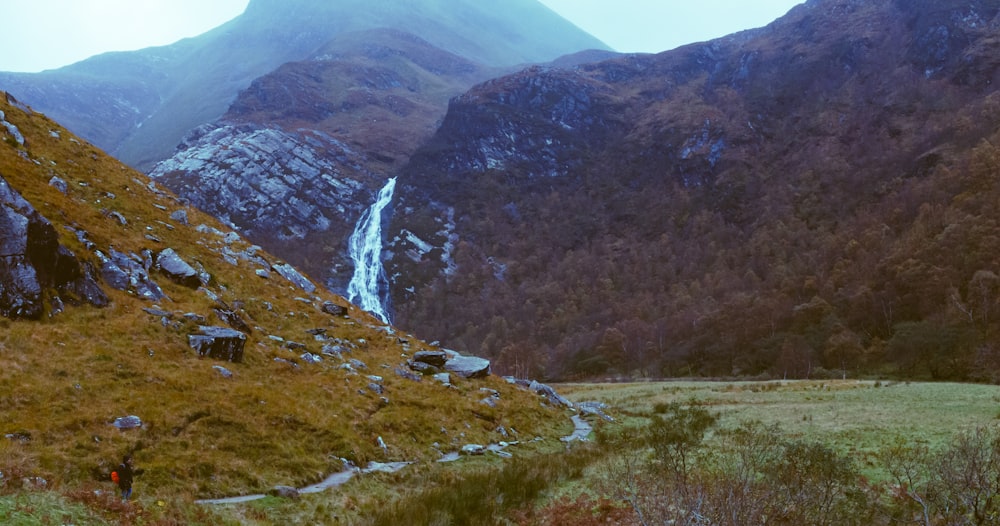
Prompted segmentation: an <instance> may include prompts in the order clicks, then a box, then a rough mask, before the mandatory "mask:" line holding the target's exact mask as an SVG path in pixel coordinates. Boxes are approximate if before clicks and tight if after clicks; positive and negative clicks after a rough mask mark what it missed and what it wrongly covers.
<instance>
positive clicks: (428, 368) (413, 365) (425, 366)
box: [406, 360, 441, 374]
mask: <svg viewBox="0 0 1000 526" xmlns="http://www.w3.org/2000/svg"><path fill="white" fill-rule="evenodd" d="M406 365H407V366H409V368H410V369H413V370H414V371H417V372H418V373H420V374H436V373H438V372H440V371H441V370H440V369H438V368H437V367H434V366H433V365H431V364H429V363H424V362H415V361H413V360H409V361H407V362H406Z"/></svg>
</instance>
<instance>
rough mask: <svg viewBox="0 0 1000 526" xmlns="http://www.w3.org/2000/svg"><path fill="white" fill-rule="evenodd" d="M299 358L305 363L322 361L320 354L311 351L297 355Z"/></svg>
mask: <svg viewBox="0 0 1000 526" xmlns="http://www.w3.org/2000/svg"><path fill="white" fill-rule="evenodd" d="M299 358H300V359H302V361H303V362H305V363H312V364H317V363H323V357H322V356H319V355H316V354H313V353H311V352H307V353H303V354H302V356H299Z"/></svg>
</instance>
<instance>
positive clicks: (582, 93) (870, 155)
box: [387, 0, 1000, 379]
mask: <svg viewBox="0 0 1000 526" xmlns="http://www.w3.org/2000/svg"><path fill="white" fill-rule="evenodd" d="M998 11H1000V2H997V1H996V0H989V1H986V0H981V1H976V2H958V1H949V2H903V1H893V0H880V1H876V2H871V1H857V0H814V1H811V2H807V3H806V4H804V5H801V6H798V7H796V8H794V9H793V10H792V11H790V12H789V13H788V15H786V16H785V17H783V18H781V19H779V20H777V21H775V22H774V23H772V24H771V25H769V26H767V27H766V28H763V29H760V30H753V31H747V32H743V33H739V34H735V35H732V36H729V37H725V38H722V39H718V40H715V41H712V42H707V43H703V44H695V45H691V46H686V47H682V48H679V49H677V50H673V51H670V52H665V53H661V54H658V55H629V56H623V57H620V58H615V59H611V60H607V61H604V62H599V63H596V64H590V65H587V64H584V65H580V66H579V67H577V68H575V69H572V70H565V69H552V68H543V67H536V68H531V69H528V70H525V71H522V72H518V73H515V74H513V75H509V76H506V77H502V78H499V79H495V80H491V81H488V82H486V83H483V84H480V85H478V86H476V87H475V88H473V89H472V90H470V91H469V92H468V93H466V94H464V95H462V96H461V97H458V98H456V99H454V100H453V101H452V103H451V105H450V108H449V111H448V114H447V116H446V117H445V120H444V122H443V124H442V126H441V128H440V129H439V130H438V132H437V134H436V135H435V136H434V138H433V139H432V140H431V141H429V142H428V143H427V144H426V145H425V146H423V147H422V148H421V149H420V150H418V152H416V153H415V154H414V155H413V157H412V158H411V161H410V163H409V164H408V165H407V166H406V167H405V168H404V169H403V170H402V172H401V174H400V176H399V186H398V187H397V196H398V202H397V203H396V205H395V215H394V216H393V219H392V225H391V228H390V230H389V240H390V246H389V248H388V257H389V261H388V262H387V271H388V273H389V274H390V275H392V276H394V283H393V287H392V291H393V305H394V306H395V307H396V308H397V311H398V312H397V318H396V320H397V321H398V322H399V323H400V324H402V325H404V326H408V327H420V328H421V330H422V331H428V332H427V333H426V334H427V337H430V338H438V337H442V338H443V337H445V336H446V335H447V336H448V337H450V338H454V337H455V336H456V335H461V336H459V340H458V341H455V340H450V341H451V342H452V343H453V345H456V346H459V347H460V348H462V349H465V350H474V351H476V352H477V353H481V354H483V355H488V356H492V357H494V358H496V359H497V361H498V366H499V367H500V368H501V369H502V370H507V371H517V372H519V373H520V372H527V371H531V373H532V374H539V375H547V376H550V377H558V378H572V377H580V376H588V377H592V376H603V375H688V374H703V375H772V376H809V375H816V374H836V375H843V374H878V373H887V374H900V375H905V376H922V377H933V378H985V379H990V378H993V377H995V376H997V375H998V372H1000V361H998V360H997V359H996V353H995V352H994V351H993V349H997V348H1000V341H998V340H997V339H996V335H997V334H1000V332H998V330H1000V328H998V327H997V326H996V323H997V320H994V318H995V317H994V316H992V315H990V314H987V313H992V312H994V311H996V309H997V308H998V303H997V302H998V300H1000V296H998V295H997V294H996V293H995V290H996V289H995V288H994V284H995V283H997V281H996V280H995V276H996V275H997V273H998V272H1000V268H998V267H997V261H996V257H995V254H996V253H997V250H998V249H1000V246H997V244H996V243H995V242H994V240H995V239H1000V237H997V236H998V234H1000V231H998V230H997V229H996V227H995V223H996V222H995V221H994V220H993V219H992V215H993V214H992V212H991V211H990V210H991V209H992V205H990V203H991V202H993V201H992V200H993V199H994V198H996V197H997V194H996V192H997V190H995V185H993V183H992V182H990V181H991V180H992V179H993V178H995V177H996V176H997V172H996V166H1000V164H997V162H996V159H997V155H998V154H997V150H996V148H995V147H994V146H993V145H995V144H996V143H997V139H998V137H997V136H996V133H997V125H996V123H997V122H998V119H1000V102H998V101H1000V96H998V95H997V93H996V86H998V85H1000V84H998V82H1000V68H998V65H1000V61H998V59H997V57H998V56H1000V55H998V51H1000V49H998V42H1000V19H998V17H997V13H998ZM984 287H985V288H984ZM973 305H975V306H973ZM963 313H964V314H963ZM928 335H936V336H934V337H933V338H930V337H929V336H928ZM930 341H933V342H934V343H928V342H930ZM831 371H836V372H831Z"/></svg>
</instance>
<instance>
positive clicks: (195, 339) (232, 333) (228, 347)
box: [188, 326, 247, 363]
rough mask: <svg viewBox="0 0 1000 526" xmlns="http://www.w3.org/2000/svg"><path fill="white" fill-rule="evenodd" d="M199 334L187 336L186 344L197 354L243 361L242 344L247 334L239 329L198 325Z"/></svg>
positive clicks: (244, 342)
mask: <svg viewBox="0 0 1000 526" xmlns="http://www.w3.org/2000/svg"><path fill="white" fill-rule="evenodd" d="M198 330H199V331H200V334H191V335H189V336H188V345H190V346H191V348H193V349H194V350H195V351H197V352H198V355H199V356H208V357H210V358H215V359H217V360H227V361H230V362H235V363H239V362H241V361H243V346H244V345H245V344H246V341H247V336H246V334H243V333H242V332H240V331H236V330H233V329H229V328H226V327H206V326H201V327H198Z"/></svg>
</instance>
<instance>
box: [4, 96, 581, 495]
mask: <svg viewBox="0 0 1000 526" xmlns="http://www.w3.org/2000/svg"><path fill="white" fill-rule="evenodd" d="M0 247H2V253H0V255H2V258H0V315H2V316H3V318H0V329H2V330H0V393H2V396H0V473H2V474H0V493H3V494H6V493H9V492H11V491H14V492H16V491H21V490H24V491H28V490H35V489H39V488H45V487H48V488H52V487H55V488H59V489H60V490H61V491H63V492H68V493H73V494H76V495H77V497H79V498H85V499H94V498H98V499H100V495H102V493H101V492H100V491H98V492H97V493H95V492H94V490H95V489H99V490H100V489H102V488H108V487H109V482H108V481H109V478H108V474H109V473H110V471H111V469H113V468H114V466H115V465H116V464H117V462H119V460H120V458H121V456H122V455H123V454H125V453H134V454H135V456H136V461H137V464H138V465H139V466H140V467H142V468H144V469H145V473H144V474H143V475H142V478H141V479H140V480H141V482H142V484H143V485H144V487H146V488H156V489H155V491H156V495H157V497H158V498H160V499H167V500H173V499H179V500H181V501H184V500H187V501H188V502H189V501H190V499H191V498H193V497H211V496H227V495H239V494H244V493H248V492H254V491H262V490H266V489H268V488H270V487H272V486H274V485H278V484H285V485H290V486H295V487H301V486H303V485H305V484H309V483H313V482H317V481H319V480H321V479H323V478H324V477H325V476H327V475H328V474H330V473H334V472H338V471H341V470H342V469H344V468H345V466H346V465H347V464H345V462H349V463H350V464H352V465H357V466H361V467H363V466H365V465H366V464H367V463H368V462H369V461H376V460H377V461H389V460H405V461H416V460H430V461H433V460H436V459H438V458H439V457H440V456H441V455H442V454H443V453H447V452H455V451H458V450H459V449H460V448H461V447H463V446H464V445H466V444H469V443H479V444H489V443H494V442H499V441H502V440H509V441H515V440H518V439H521V438H523V439H526V440H530V439H534V438H535V437H536V436H549V437H551V438H552V439H555V438H557V436H558V435H557V434H558V433H560V432H569V430H571V429H572V425H571V423H570V421H569V419H568V418H565V417H563V416H561V415H562V411H561V410H559V409H557V408H555V407H554V406H553V405H550V404H549V403H548V402H546V399H545V398H540V397H539V396H538V395H536V394H533V393H531V392H530V391H528V390H526V389H523V388H521V387H518V386H516V385H513V384H510V383H508V382H506V381H504V380H503V379H500V378H499V377H497V376H493V375H490V374H489V369H488V366H489V364H488V362H486V361H484V360H478V359H474V358H471V357H464V358H463V357H459V356H457V355H456V354H454V353H449V352H447V351H446V350H444V349H441V348H440V347H438V345H437V344H428V343H425V342H423V341H420V340H418V339H417V338H415V337H413V336H411V335H409V334H406V333H402V332H399V331H397V330H396V329H395V328H393V327H391V326H387V325H384V324H382V323H378V322H377V321H376V320H374V319H373V318H372V317H370V316H369V315H367V314H366V313H364V312H361V311H359V310H358V309H356V308H355V307H353V306H350V305H349V304H347V302H346V301H345V300H344V299H343V298H341V297H338V296H335V295H333V294H330V293H328V292H325V291H324V290H323V288H322V287H318V286H316V285H315V284H314V283H313V282H312V280H310V279H309V277H308V276H306V275H304V274H301V273H299V272H298V271H297V270H296V269H295V268H293V267H292V266H290V265H288V264H287V263H285V262H284V261H283V260H281V259H278V258H276V257H275V256H272V255H271V254H269V253H267V252H266V251H264V250H262V249H261V248H260V247H258V246H255V245H251V244H250V243H248V242H247V241H246V240H244V239H243V238H242V237H241V236H239V235H238V234H236V233H234V232H232V231H231V230H229V229H227V228H226V227H224V226H223V225H221V224H220V223H219V222H218V221H216V220H214V219H212V218H210V217H209V216H207V215H206V214H204V213H203V212H200V211H198V210H196V209H194V208H192V207H190V206H188V205H186V204H184V203H183V201H181V200H179V199H178V198H176V197H175V196H174V195H173V194H171V193H169V192H167V191H165V190H163V189H162V188H160V187H159V186H157V185H156V184H155V183H153V182H152V181H151V180H150V179H148V178H147V177H146V176H144V175H142V174H140V173H139V172H136V171H134V170H132V169H131V168H128V167H127V166H125V165H123V164H122V163H121V162H119V161H117V160H115V159H113V158H111V157H108V156H107V155H105V154H104V153H103V152H101V151H100V150H99V149H97V148H96V147H94V146H93V145H91V144H89V143H87V142H85V141H83V140H81V139H78V138H77V137H75V136H74V135H72V134H71V133H70V132H68V131H67V130H66V129H64V128H62V127H61V126H60V125H58V124H56V123H55V122H53V121H52V120H50V119H48V118H47V117H45V116H44V115H41V114H39V113H35V112H34V111H32V110H31V109H30V108H28V107H27V106H25V105H23V104H20V103H18V102H17V101H16V100H15V99H13V98H12V97H11V96H9V95H7V94H0ZM420 351H425V352H423V353H421V352H420ZM434 374H438V375H439V376H433V375H434ZM539 402H542V403H539ZM553 403H554V402H553ZM556 443H558V442H556ZM102 491H103V490H102ZM74 492H77V493H74ZM95 495H96V497H95Z"/></svg>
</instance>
